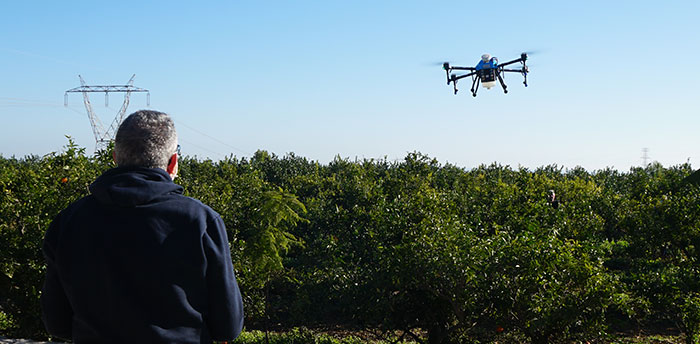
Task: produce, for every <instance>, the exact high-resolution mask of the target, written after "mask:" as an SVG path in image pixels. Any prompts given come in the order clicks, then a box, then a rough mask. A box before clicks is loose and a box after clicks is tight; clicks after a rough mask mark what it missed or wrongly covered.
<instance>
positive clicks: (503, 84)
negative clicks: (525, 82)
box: [498, 74, 508, 93]
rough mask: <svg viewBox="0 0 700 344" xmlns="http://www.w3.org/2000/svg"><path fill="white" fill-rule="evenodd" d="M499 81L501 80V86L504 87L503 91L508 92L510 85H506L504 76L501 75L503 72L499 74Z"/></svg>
mask: <svg viewBox="0 0 700 344" xmlns="http://www.w3.org/2000/svg"><path fill="white" fill-rule="evenodd" d="M498 81H500V82H501V87H503V93H508V86H506V83H505V82H503V78H502V77H501V74H498Z"/></svg>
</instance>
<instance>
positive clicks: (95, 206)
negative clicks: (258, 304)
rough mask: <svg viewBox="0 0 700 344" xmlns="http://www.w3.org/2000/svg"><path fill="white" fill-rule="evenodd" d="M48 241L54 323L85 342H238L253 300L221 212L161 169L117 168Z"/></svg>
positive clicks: (60, 219) (62, 218) (47, 292)
mask: <svg viewBox="0 0 700 344" xmlns="http://www.w3.org/2000/svg"><path fill="white" fill-rule="evenodd" d="M90 192H91V195H89V196H87V197H85V198H82V199H80V200H78V201H77V202H75V203H73V204H71V205H70V206H69V207H68V208H66V209H65V210H63V211H62V212H61V213H60V214H59V215H58V216H57V217H56V218H55V219H54V221H53V223H52V224H51V226H50V227H49V229H48V230H47V232H46V237H45V239H44V254H45V256H46V261H47V272H46V282H45V284H44V288H43V292H42V296H41V304H42V310H43V320H44V324H45V325H46V329H47V330H48V332H49V333H51V334H52V335H55V336H57V337H63V338H72V339H73V341H74V342H75V343H94V342H99V343H200V342H203V343H206V342H211V341H212V340H217V341H225V340H232V339H234V338H235V337H236V336H238V334H239V333H240V331H241V329H242V327H243V305H242V301H241V294H240V291H239V289H238V285H237V283H236V278H235V276H234V272H233V266H232V263H231V255H230V251H229V245H228V239H227V236H226V231H225V229H224V223H223V221H222V220H221V217H220V216H219V214H217V213H216V212H214V211H213V210H212V209H211V208H209V207H208V206H206V205H204V204H202V203H201V202H199V201H197V200H195V199H192V198H189V197H185V196H183V195H182V187H181V186H179V185H176V184H174V183H173V182H172V180H171V179H170V176H169V175H168V174H167V173H166V172H165V171H164V170H161V169H150V168H138V167H136V168H134V167H131V168H127V167H117V168H114V169H111V170H109V171H107V172H105V173H104V174H103V175H102V176H100V177H99V178H97V180H96V181H95V182H94V183H93V184H92V185H90Z"/></svg>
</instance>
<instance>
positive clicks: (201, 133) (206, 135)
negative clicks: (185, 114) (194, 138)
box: [176, 120, 251, 155]
mask: <svg viewBox="0 0 700 344" xmlns="http://www.w3.org/2000/svg"><path fill="white" fill-rule="evenodd" d="M176 122H177V123H178V124H181V125H183V126H185V127H187V128H188V129H190V130H192V131H194V132H195V133H197V134H200V135H202V136H205V137H208V138H210V139H212V140H214V141H216V142H218V143H221V144H222V145H224V146H227V147H229V148H231V149H234V150H237V151H238V152H240V153H243V154H246V155H251V154H250V153H249V152H246V151H244V150H242V149H240V148H238V147H235V146H232V145H230V144H228V143H226V142H224V141H222V140H219V139H217V138H216V137H213V136H211V135H209V134H206V133H203V132H201V131H199V130H197V129H195V128H193V127H192V126H189V125H187V124H185V123H183V122H182V121H180V120H176Z"/></svg>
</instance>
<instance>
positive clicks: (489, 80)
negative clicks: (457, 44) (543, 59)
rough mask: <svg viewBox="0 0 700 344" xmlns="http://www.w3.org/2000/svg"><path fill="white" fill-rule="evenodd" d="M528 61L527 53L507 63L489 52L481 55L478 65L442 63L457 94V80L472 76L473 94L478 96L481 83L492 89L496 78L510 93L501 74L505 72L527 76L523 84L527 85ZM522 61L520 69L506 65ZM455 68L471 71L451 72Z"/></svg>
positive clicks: (504, 89) (448, 80)
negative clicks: (500, 61)
mask: <svg viewBox="0 0 700 344" xmlns="http://www.w3.org/2000/svg"><path fill="white" fill-rule="evenodd" d="M525 61H527V53H522V54H520V58H518V59H515V60H512V61H508V62H506V63H502V64H499V63H498V59H497V58H496V57H491V55H489V54H484V55H481V60H480V61H479V63H478V64H477V65H476V67H457V66H450V63H449V62H445V63H443V64H442V68H443V69H444V70H445V73H446V74H447V84H448V85H449V84H450V83H452V85H453V86H454V90H455V94H457V91H458V90H457V80H460V79H464V78H466V77H469V76H471V77H472V89H471V91H472V95H473V96H474V97H476V91H477V90H478V89H479V83H481V85H483V86H484V87H486V89H491V87H494V86H496V79H498V81H499V82H500V83H501V87H503V93H508V87H507V86H506V83H505V82H503V77H501V74H503V73H505V72H513V73H520V74H522V75H523V77H524V78H525V81H523V84H524V85H525V87H527V73H528V72H529V71H530V70H529V69H528V68H527V65H525ZM518 62H520V63H521V64H522V67H521V68H520V69H513V68H506V66H509V65H512V64H514V63H518ZM453 70H466V71H469V73H467V74H463V75H456V74H450V72H452V71H453Z"/></svg>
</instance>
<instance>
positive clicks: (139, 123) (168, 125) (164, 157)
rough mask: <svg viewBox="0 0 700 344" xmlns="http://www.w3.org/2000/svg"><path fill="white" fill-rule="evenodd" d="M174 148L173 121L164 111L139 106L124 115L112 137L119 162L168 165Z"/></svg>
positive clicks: (144, 165) (121, 164) (147, 165)
mask: <svg viewBox="0 0 700 344" xmlns="http://www.w3.org/2000/svg"><path fill="white" fill-rule="evenodd" d="M176 150H177V132H176V131H175V123H173V120H172V119H171V118H170V116H168V115H167V114H166V113H163V112H158V111H151V110H140V111H136V112H134V113H132V114H131V115H129V117H127V118H126V119H125V120H124V121H123V122H122V124H121V125H119V130H117V135H116V138H115V139H114V158H115V160H116V162H117V165H118V166H140V167H148V168H162V169H164V170H166V169H167V167H168V162H169V161H170V157H171V156H172V155H173V154H174V153H175V151H176Z"/></svg>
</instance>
